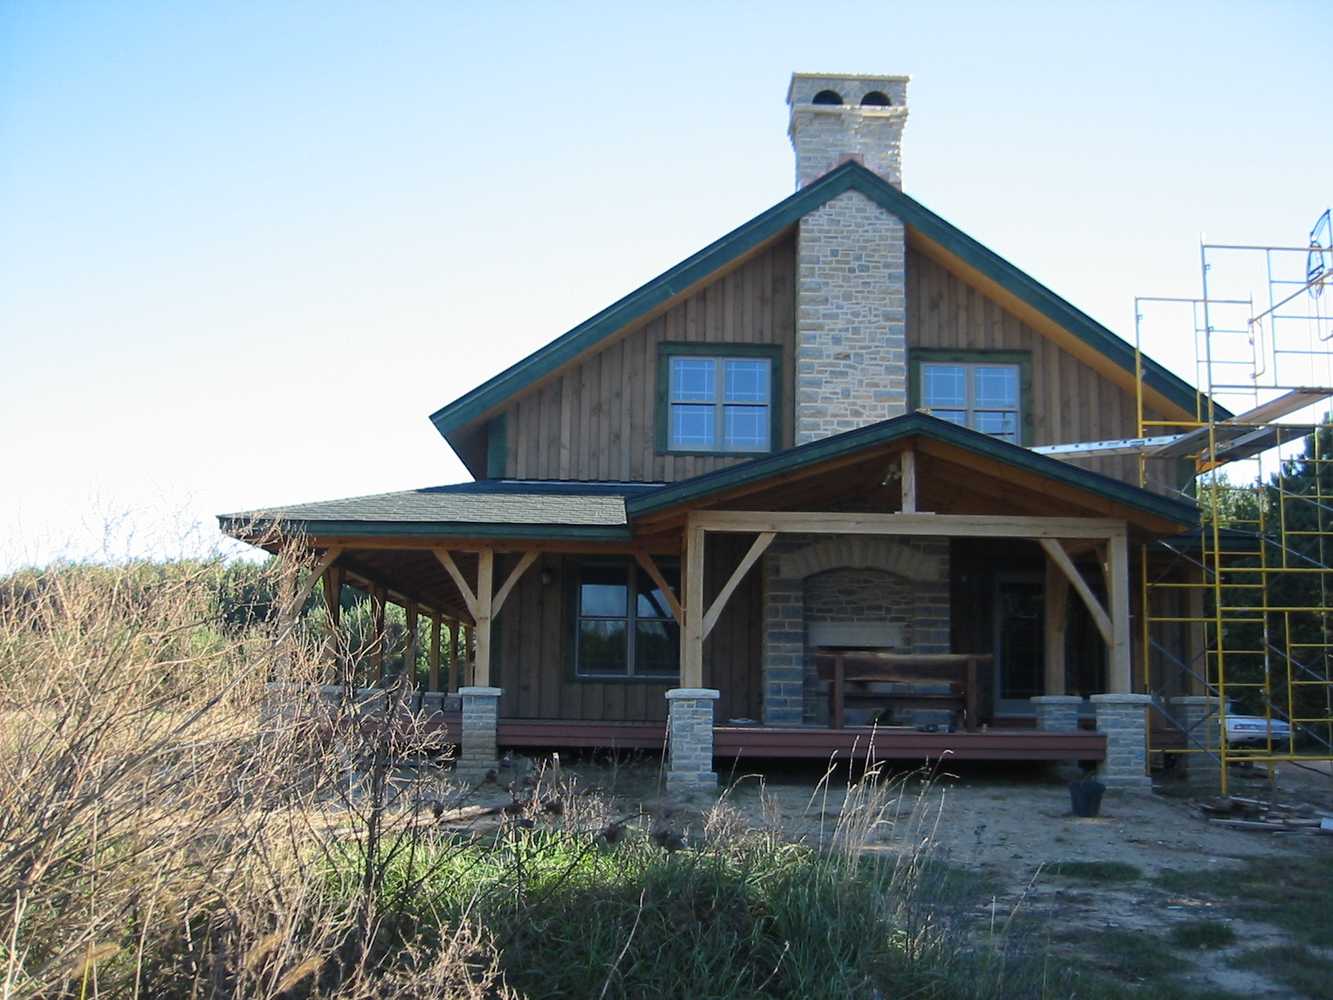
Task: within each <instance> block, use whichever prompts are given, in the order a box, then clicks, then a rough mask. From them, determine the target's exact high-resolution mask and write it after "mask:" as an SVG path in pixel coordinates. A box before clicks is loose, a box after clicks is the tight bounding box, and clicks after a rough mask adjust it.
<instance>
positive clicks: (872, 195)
mask: <svg viewBox="0 0 1333 1000" xmlns="http://www.w3.org/2000/svg"><path fill="white" fill-rule="evenodd" d="M847 191H859V192H860V193H861V194H863V195H865V196H866V197H868V198H869V199H871V200H872V201H874V202H875V203H876V204H878V205H880V206H881V207H882V208H884V209H885V210H886V211H888V212H890V213H892V214H893V215H895V216H897V217H898V218H899V219H901V220H902V221H903V223H904V224H906V225H907V226H909V227H911V228H912V229H914V230H916V231H917V232H919V233H920V234H921V235H922V236H925V237H927V238H928V239H930V240H931V241H933V242H934V243H936V244H938V245H939V246H941V247H943V248H944V249H945V250H947V251H948V252H949V253H951V254H954V255H955V256H957V257H958V258H959V259H960V260H963V261H964V262H966V263H967V264H968V265H969V266H971V267H973V268H975V269H976V270H977V271H978V272H980V273H981V274H983V275H985V276H986V277H987V278H989V279H991V280H992V281H994V282H996V283H997V284H998V285H1000V286H1001V287H1003V288H1004V289H1005V290H1006V291H1008V292H1010V293H1011V294H1013V295H1014V296H1015V297H1016V298H1018V299H1019V300H1020V301H1022V302H1025V303H1027V304H1028V305H1029V306H1031V307H1032V308H1034V309H1036V310H1038V311H1039V312H1041V313H1042V314H1043V315H1045V316H1046V317H1048V318H1049V319H1050V320H1052V321H1053V322H1055V323H1057V324H1059V325H1060V326H1061V327H1063V328H1064V329H1066V330H1068V331H1069V332H1070V333H1072V334H1074V335H1075V336H1076V337H1078V338H1079V339H1080V340H1082V341H1083V342H1084V343H1086V344H1087V345H1088V346H1089V347H1091V348H1093V349H1094V350H1096V351H1097V352H1099V353H1100V354H1102V355H1104V356H1105V357H1106V358H1108V359H1109V360H1111V361H1113V362H1115V363H1116V364H1118V365H1119V366H1121V367H1122V368H1124V369H1125V370H1126V371H1128V372H1131V373H1132V372H1133V371H1134V348H1133V346H1132V345H1131V344H1129V343H1128V342H1127V341H1125V340H1123V339H1121V338H1120V337H1118V336H1117V335H1116V334H1114V333H1112V332H1111V331H1110V330H1108V329H1107V328H1106V327H1104V326H1102V325H1101V324H1100V323H1098V322H1097V321H1096V320H1094V319H1092V317H1090V316H1088V315H1087V314H1086V313H1084V312H1082V311H1081V310H1079V309H1077V308H1076V307H1074V306H1073V305H1071V304H1070V303H1069V302H1067V301H1065V300H1064V299H1062V298H1061V297H1060V296H1058V295H1056V294H1055V293H1054V292H1052V291H1051V290H1050V289H1049V288H1047V287H1046V286H1044V285H1042V284H1041V283H1040V282H1038V281H1037V280H1036V279H1034V278H1032V277H1031V276H1029V275H1028V274H1026V273H1024V272H1023V271H1021V270H1019V269H1018V268H1017V267H1015V266H1014V265H1013V264H1011V263H1009V262H1008V261H1007V260H1005V259H1004V258H1003V257H1001V256H999V254H996V253H995V252H994V251H992V250H989V249H987V248H986V247H985V246H983V245H982V244H980V243H978V242H977V241H976V240H974V239H972V238H971V237H970V236H968V235H967V234H966V233H964V232H963V231H962V230H960V229H958V228H957V227H956V226H954V225H952V224H951V223H949V222H946V221H945V220H944V219H943V218H941V217H940V216H938V215H936V214H935V213H934V212H932V211H930V209H928V208H926V207H925V206H924V205H922V204H921V203H920V202H918V201H917V200H916V199H914V198H912V197H910V196H909V195H906V194H903V192H901V191H899V190H898V189H897V188H895V187H894V186H893V185H891V184H889V183H888V182H887V181H885V180H884V179H883V178H881V177H879V176H877V175H876V174H874V173H872V172H871V171H869V170H867V169H866V168H865V167H863V166H861V165H860V164H858V163H854V162H851V161H848V162H847V163H844V164H842V165H841V166H839V167H837V168H835V169H833V170H831V171H829V172H828V173H827V174H825V175H824V176H823V177H821V178H819V179H818V180H817V181H815V182H814V183H812V184H809V185H807V186H806V187H804V188H802V189H801V190H800V191H798V192H796V193H795V194H793V195H791V196H790V197H788V198H785V199H783V200H782V201H780V202H778V203H777V204H776V205H774V206H773V207H772V208H770V209H768V210H767V211H765V212H762V213H760V214H759V215H757V216H755V217H754V218H753V219H751V220H750V221H749V222H746V223H744V224H743V225H741V226H739V227H737V228H736V229H733V230H732V231H731V232H730V233H727V234H726V235H725V236H723V237H722V238H721V239H719V240H717V241H715V242H713V243H711V244H709V245H708V246H706V247H704V248H703V249H702V250H700V251H699V252H698V253H696V254H694V255H692V256H690V257H687V258H686V259H685V260H683V261H681V262H680V263H679V264H677V265H676V266H675V267H673V268H671V269H670V270H668V271H666V272H664V273H663V274H661V275H659V276H658V277H656V278H654V279H653V280H652V281H649V282H648V283H647V284H645V285H642V286H641V287H639V288H637V289H635V290H634V291H633V292H630V293H629V294H628V295H626V296H625V297H624V298H622V299H620V300H619V301H618V302H615V303H613V304H612V305H610V306H608V307H607V308H606V309H603V310H602V311H601V312H599V313H597V314H596V315H595V316H592V317H591V318H589V319H587V320H585V321H584V322H582V323H580V324H579V325H578V326H576V327H574V328H573V329H572V330H570V331H569V332H567V333H565V334H563V335H562V336H560V337H557V338H556V339H555V340H553V341H551V342H550V343H549V344H547V345H546V346H544V347H542V348H540V349H538V350H537V351H534V352H533V353H532V354H530V355H528V357H526V358H524V359H523V360H522V361H519V362H518V363H517V364H515V365H512V366H510V367H509V368H507V369H505V370H504V371H502V372H500V374H498V375H496V376H495V377H493V378H491V379H489V380H487V381H486V382H483V383H482V384H481V385H479V386H477V388H475V389H473V390H472V391H470V392H468V393H466V394H464V395H463V396H460V397H459V398H458V399H456V400H454V401H453V402H452V403H449V404H448V405H447V406H444V407H441V408H440V409H439V410H436V411H435V412H434V413H433V414H431V417H430V419H431V422H432V423H433V424H434V425H435V427H436V429H437V430H438V431H439V432H440V434H442V435H443V436H444V437H445V439H446V440H450V435H451V434H453V433H454V432H456V431H460V430H462V429H464V428H466V427H468V426H469V425H470V424H471V423H473V422H474V421H475V420H477V419H478V418H479V417H481V416H483V415H484V414H485V413H487V412H488V411H490V410H491V409H493V408H494V407H496V406H498V405H501V404H503V403H504V402H505V401H506V400H507V399H509V398H511V397H512V396H514V395H515V394H517V393H519V392H521V391H522V390H523V389H524V388H526V387H527V386H529V385H531V384H532V383H534V382H536V381H537V380H539V379H541V378H543V377H545V376H547V375H549V374H551V373H552V372H554V371H556V370H557V369H559V368H560V367H562V366H563V365H565V364H567V363H569V362H570V361H573V360H574V359H575V358H577V357H578V356H579V355H581V354H582V353H583V352H584V351H586V350H588V349H589V348H591V347H594V346H596V345H597V344H598V343H599V342H601V341H602V340H604V339H606V338H607V337H610V336H612V335H613V334H615V333H617V332H619V331H620V330H622V329H624V328H625V327H626V326H628V325H629V324H631V323H633V322H634V321H636V320H638V319H640V318H642V317H644V316H646V315H648V314H649V313H650V312H652V311H653V310H654V309H656V308H658V307H659V306H662V305H664V304H665V303H666V302H668V301H669V300H670V299H672V298H673V297H674V296H676V295H677V294H679V293H681V292H683V291H685V290H686V289H688V288H690V287H691V286H693V285H694V284H696V283H697V282H699V281H701V280H703V279H705V278H707V277H708V276H709V275H710V274H712V273H713V272H714V271H716V270H717V269H718V268H720V267H723V266H724V265H726V264H728V263H730V262H731V261H733V260H735V259H737V258H738V257H740V256H742V255H743V254H745V253H747V252H749V251H750V250H753V249H755V248H756V247H758V246H759V245H760V244H762V243H764V242H765V241H767V240H769V239H771V238H773V237H775V236H777V235H779V234H780V233H782V232H783V231H784V230H785V229H787V228H788V227H789V226H791V225H793V224H795V223H796V222H797V221H798V220H799V219H800V218H801V217H802V216H804V215H806V214H808V213H809V212H812V211H814V210H815V209H817V208H819V207H821V206H822V205H825V204H827V203H828V202H829V201H832V200H833V199H834V198H836V197H838V196H839V195H840V194H843V193H845V192H847ZM1143 367H1144V381H1145V383H1146V384H1147V385H1149V386H1151V387H1152V388H1153V389H1155V390H1157V391H1158V392H1160V393H1161V394H1162V395H1163V396H1165V397H1166V398H1167V399H1170V400H1171V401H1172V402H1174V403H1176V404H1177V405H1178V406H1180V407H1181V408H1183V409H1185V410H1187V411H1189V412H1191V413H1193V412H1195V400H1196V390H1195V389H1194V387H1193V386H1191V385H1190V384H1189V383H1188V382H1186V381H1185V380H1184V379H1182V378H1180V377H1179V376H1178V375H1175V374H1173V373H1172V372H1170V371H1168V370H1167V369H1166V368H1163V367H1162V366H1161V365H1159V364H1158V363H1157V362H1155V361H1153V360H1152V359H1151V358H1148V357H1146V356H1145V357H1144V358H1143ZM1218 412H1219V413H1221V415H1222V416H1223V417H1226V416H1230V415H1231V414H1230V413H1228V412H1226V411H1223V410H1222V408H1221V407H1218ZM450 443H451V444H453V443H454V442H453V441H452V440H450Z"/></svg>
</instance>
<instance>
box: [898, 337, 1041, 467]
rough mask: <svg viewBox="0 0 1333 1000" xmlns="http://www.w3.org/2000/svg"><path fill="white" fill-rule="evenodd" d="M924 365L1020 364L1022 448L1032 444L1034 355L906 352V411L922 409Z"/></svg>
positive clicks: (1019, 429)
mask: <svg viewBox="0 0 1333 1000" xmlns="http://www.w3.org/2000/svg"><path fill="white" fill-rule="evenodd" d="M923 364H969V365H1017V366H1018V399H1019V406H1020V408H1021V409H1022V412H1021V413H1020V414H1019V423H1018V434H1019V441H1018V443H1019V444H1020V445H1023V446H1024V447H1027V446H1028V445H1030V444H1031V443H1032V436H1033V435H1032V352H1031V351H955V350H949V349H937V348H917V349H912V350H909V351H908V352H907V409H908V412H915V411H916V410H919V409H921V366H922V365H923Z"/></svg>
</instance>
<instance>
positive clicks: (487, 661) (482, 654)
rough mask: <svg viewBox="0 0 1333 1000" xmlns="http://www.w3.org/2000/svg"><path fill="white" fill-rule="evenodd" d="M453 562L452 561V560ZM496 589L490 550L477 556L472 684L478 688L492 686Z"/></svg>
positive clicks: (493, 562)
mask: <svg viewBox="0 0 1333 1000" xmlns="http://www.w3.org/2000/svg"><path fill="white" fill-rule="evenodd" d="M450 561H451V562H452V560H450ZM494 587H495V553H494V552H492V551H491V550H490V549H486V550H485V551H482V552H479V553H478V554H477V594H476V596H475V597H474V598H473V601H474V602H475V604H476V608H477V611H476V614H474V615H473V616H472V617H473V620H474V621H475V622H476V634H477V654H476V663H475V665H474V666H473V668H472V683H473V684H475V685H476V686H477V687H490V686H491V619H492V617H493V612H492V610H491V608H492V600H493V598H494V592H495V591H494Z"/></svg>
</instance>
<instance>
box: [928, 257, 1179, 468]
mask: <svg viewBox="0 0 1333 1000" xmlns="http://www.w3.org/2000/svg"><path fill="white" fill-rule="evenodd" d="M913 348H930V349H943V350H950V349H952V350H959V351H987V350H992V351H1027V352H1028V353H1029V354H1031V357H1032V400H1031V405H1032V411H1033V412H1032V414H1031V417H1032V440H1031V441H1027V442H1025V443H1026V444H1028V445H1030V446H1031V445H1043V444H1070V443H1073V442H1078V441H1103V440H1110V439H1113V438H1127V437H1134V436H1136V435H1137V433H1138V421H1137V414H1136V403H1135V400H1134V394H1133V393H1132V392H1127V391H1125V390H1124V389H1122V388H1121V387H1120V386H1118V385H1116V384H1115V383H1114V382H1112V381H1110V380H1109V379H1107V378H1106V377H1105V376H1103V375H1101V374H1099V373H1098V372H1096V371H1094V370H1093V369H1092V368H1091V367H1089V366H1088V365H1087V364H1085V363H1084V362H1082V361H1080V360H1079V359H1078V358H1076V357H1074V356H1073V355H1072V354H1070V353H1068V352H1067V351H1065V350H1063V349H1062V348H1061V347H1060V346H1059V345H1057V344H1056V343H1055V341H1053V340H1051V339H1050V338H1048V337H1044V336H1042V335H1041V334H1040V333H1038V332H1037V331H1036V330H1034V329H1032V328H1031V327H1030V326H1028V325H1027V324H1025V323H1024V322H1023V321H1022V320H1020V319H1019V318H1018V317H1016V316H1014V315H1013V314H1012V313H1010V312H1008V311H1007V310H1005V309H1004V308H1003V307H1002V306H1000V305H999V304H998V303H996V302H995V301H993V300H991V299H989V298H987V297H986V296H985V295H983V294H982V293H981V292H979V291H977V290H976V289H975V288H973V287H972V286H971V285H969V284H968V283H967V282H965V281H963V279H961V278H959V277H958V276H957V275H955V274H953V273H952V272H951V271H949V270H948V269H947V268H945V267H944V266H943V265H941V264H939V263H938V262H936V261H934V260H932V259H931V258H930V257H927V256H926V255H925V254H923V253H921V252H920V251H919V250H915V249H912V248H910V247H909V249H908V253H907V349H908V352H909V355H910V353H911V351H912V349H913ZM1146 416H1147V417H1149V418H1150V419H1157V418H1159V417H1160V414H1157V413H1155V412H1154V411H1152V410H1150V409H1149V410H1147V411H1146ZM1155 433H1165V432H1162V431H1157V432H1155ZM1070 461H1071V464H1073V465H1077V466H1078V467H1080V468H1085V469H1091V470H1093V471H1094V472H1100V473H1102V474H1103V475H1107V476H1113V477H1115V478H1116V479H1120V480H1123V481H1125V482H1128V483H1132V484H1134V485H1136V486H1137V485H1138V481H1139V470H1138V459H1137V458H1135V457H1134V456H1132V455H1121V456H1111V457H1104V458H1095V459H1079V460H1070ZM1157 464H1158V465H1163V463H1157ZM1149 471H1150V472H1153V471H1156V472H1158V473H1161V474H1163V475H1166V474H1169V473H1170V472H1171V471H1174V470H1171V469H1169V468H1167V467H1165V466H1163V467H1162V468H1160V469H1156V470H1154V469H1152V468H1150V470H1149Z"/></svg>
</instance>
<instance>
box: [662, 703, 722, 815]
mask: <svg viewBox="0 0 1333 1000" xmlns="http://www.w3.org/2000/svg"><path fill="white" fill-rule="evenodd" d="M719 694H720V692H718V691H715V690H713V689H712V688H673V689H672V690H670V691H668V692H667V693H666V698H667V773H666V787H667V791H668V792H671V793H686V792H691V791H714V790H716V789H717V772H716V771H714V770H713V702H715V701H717V699H718V697H719Z"/></svg>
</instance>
